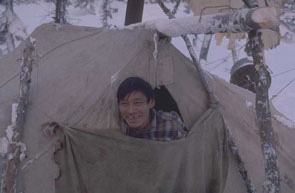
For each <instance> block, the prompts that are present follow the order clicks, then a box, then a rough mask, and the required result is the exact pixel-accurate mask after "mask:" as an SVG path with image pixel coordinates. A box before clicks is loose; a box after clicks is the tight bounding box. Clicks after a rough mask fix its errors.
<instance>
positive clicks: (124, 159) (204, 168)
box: [55, 108, 228, 193]
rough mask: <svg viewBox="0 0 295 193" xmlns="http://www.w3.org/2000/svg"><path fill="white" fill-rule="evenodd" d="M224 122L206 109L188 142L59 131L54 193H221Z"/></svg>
mask: <svg viewBox="0 0 295 193" xmlns="http://www.w3.org/2000/svg"><path fill="white" fill-rule="evenodd" d="M225 129H226V127H225V124H224V121H223V117H222V114H221V112H220V111H219V109H218V108H215V109H208V110H207V111H206V112H205V113H204V114H203V115H202V116H201V117H200V119H198V120H197V121H196V123H194V124H193V126H192V128H191V131H190V133H189V135H188V136H187V137H186V138H183V139H180V140H175V141H170V142H159V141H154V140H147V139H136V138H132V137H128V136H125V135H124V134H122V133H121V132H119V131H112V130H107V131H106V130H100V131H97V132H95V133H91V132H85V131H83V130H77V129H72V128H59V131H58V132H57V133H58V136H59V139H60V140H61V144H62V145H61V149H59V150H58V151H57V153H56V154H55V160H56V161H57V163H58V165H59V167H60V177H59V178H58V179H57V181H56V193H87V192H89V193H90V192H93V193H94V192H96V193H117V192H121V193H138V192H140V193H151V192H152V193H179V192H181V193H221V192H223V189H224V185H225V181H226V176H227V171H228V150H227V139H226V134H225V133H226V132H225Z"/></svg>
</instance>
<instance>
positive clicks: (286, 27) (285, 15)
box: [280, 1, 295, 43]
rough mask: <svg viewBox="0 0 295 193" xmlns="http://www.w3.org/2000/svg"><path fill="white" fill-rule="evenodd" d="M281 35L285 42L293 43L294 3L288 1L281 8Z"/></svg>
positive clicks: (294, 31)
mask: <svg viewBox="0 0 295 193" xmlns="http://www.w3.org/2000/svg"><path fill="white" fill-rule="evenodd" d="M280 20H281V26H280V30H281V35H282V39H283V40H285V41H286V42H293V43H294V42H295V1H289V2H288V3H286V4H284V6H283V7H282V12H281V15H280Z"/></svg>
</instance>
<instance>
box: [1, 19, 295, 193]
mask: <svg viewBox="0 0 295 193" xmlns="http://www.w3.org/2000/svg"><path fill="white" fill-rule="evenodd" d="M154 33H155V32H154V31H150V30H102V29H98V28H91V27H78V26H72V25H54V24H44V25H42V26H40V27H38V28H37V29H36V30H35V31H34V32H33V33H32V34H31V36H32V37H33V38H35V39H37V47H36V49H37V52H38V54H39V55H40V58H39V62H38V66H33V74H32V83H31V89H30V94H29V103H28V110H27V112H26V121H25V126H24V132H23V136H22V140H23V142H24V143H25V144H26V147H27V151H26V154H27V157H26V158H25V159H24V161H23V162H21V164H20V167H23V166H24V165H26V164H27V163H30V162H29V161H30V160H34V161H33V164H27V166H26V168H25V169H21V170H20V172H19V175H18V177H19V178H20V179H19V180H18V182H19V183H18V187H17V188H18V190H19V191H18V192H21V191H22V192H24V193H55V179H56V178H57V177H58V176H59V174H60V173H59V168H58V166H57V165H56V163H55V162H54V160H53V153H54V152H55V147H52V148H51V147H50V146H51V145H52V144H55V141H56V138H53V137H48V136H46V135H44V131H43V130H42V129H41V128H42V127H41V125H42V124H44V123H46V122H57V123H59V124H61V125H65V126H66V127H70V128H76V129H78V130H83V132H88V133H96V132H102V130H109V131H110V132H112V133H115V132H116V131H119V130H120V128H119V124H118V123H119V120H118V108H117V102H116V98H115V93H116V90H117V89H118V85H119V84H120V83H121V82H122V81H123V80H125V79H126V78H127V77H129V76H140V77H142V78H144V79H145V80H146V81H148V82H150V83H151V84H152V86H153V87H158V86H160V85H165V86H166V88H167V90H168V91H169V92H170V94H171V96H172V97H173V98H174V100H175V101H176V103H177V105H178V107H179V111H180V113H181V115H182V117H183V120H184V123H185V125H186V126H187V128H188V129H190V128H193V127H194V124H195V123H196V122H197V121H198V120H199V119H200V117H201V116H202V115H203V113H204V112H205V111H207V109H208V98H207V94H206V92H205V91H204V88H203V85H202V83H201V82H200V78H199V75H198V72H197V71H196V69H195V68H194V66H193V65H192V63H191V61H190V60H189V59H188V58H187V57H186V56H184V55H183V54H182V53H180V52H179V51H178V50H177V49H176V48H175V47H174V46H173V45H172V44H171V43H170V42H169V41H167V40H166V39H161V40H160V41H159V43H158V49H157V50H156V49H155V43H154V40H153V35H154ZM155 50H156V51H157V52H155ZM22 51H23V44H22V45H20V46H19V47H18V48H16V49H15V50H14V51H13V52H11V53H10V54H8V55H7V56H5V57H3V58H2V59H1V60H0V87H1V88H0V134H1V136H4V135H5V129H6V128H7V126H8V125H10V124H11V105H12V103H14V102H16V101H17V99H18V92H19V90H18V88H19V87H18V86H19V77H18V72H19V71H20V62H19V60H18V59H19V58H21V57H22ZM153 53H157V57H156V58H155V57H154V56H153ZM205 77H206V79H207V81H208V84H209V85H210V86H211V88H212V89H213V91H214V94H215V95H216V96H217V97H218V100H219V102H220V110H221V112H222V114H223V117H224V120H225V121H226V125H227V126H228V128H229V130H230V131H231V133H232V135H233V139H234V141H235V143H236V145H237V147H238V149H239V152H240V155H241V158H242V160H243V161H244V163H245V167H246V169H247V170H248V174H249V177H250V179H251V180H252V181H253V183H254V185H255V187H256V189H257V192H263V190H262V184H263V180H264V167H263V155H262V151H261V144H260V138H259V131H258V126H257V121H256V118H255V117H256V116H255V105H254V104H255V95H254V94H253V93H251V92H249V91H247V90H244V89H242V88H239V87H237V86H235V85H232V84H229V83H226V82H225V81H224V80H222V79H220V78H217V77H216V76H214V75H211V74H210V73H208V72H205ZM249 103H251V104H252V106H249V105H248V104H249ZM272 114H273V115H281V114H280V113H279V112H277V111H276V110H275V109H274V108H273V107H272ZM281 116H282V115H281ZM273 128H274V136H275V144H276V148H277V152H278V158H279V160H278V161H279V162H278V163H279V167H280V174H281V191H282V192H284V193H294V191H295V167H294V163H295V154H294V152H295V145H294V138H295V131H294V129H293V130H292V129H289V128H287V127H286V126H284V125H283V124H282V123H280V122H278V121H277V120H275V119H273ZM114 136H115V134H114ZM116 136H117V135H116ZM125 137H126V136H124V139H125ZM114 138H115V137H113V138H112V139H114ZM115 139H118V141H117V142H118V146H120V145H122V146H124V144H125V143H123V142H122V144H121V141H123V140H119V139H120V137H117V138H115ZM130 140H131V139H130ZM133 140H140V139H133V138H132V141H133ZM113 141H116V140H113ZM117 142H114V143H117ZM149 143H154V142H149ZM173 143H181V142H180V141H179V142H178V141H177V142H173ZM173 143H172V144H171V145H173ZM119 144H120V145H119ZM161 145H162V144H161ZM183 146H184V145H183ZM198 146H200V144H198ZM167 148H168V147H167ZM171 148H172V147H171ZM204 148H205V147H204ZM206 148H208V149H210V147H206ZM181 155H182V154H181ZM183 155H184V154H183ZM229 155H230V156H229V170H228V175H227V178H226V184H225V190H224V192H227V193H236V192H239V193H246V192H247V191H246V189H245V185H244V181H243V179H242V177H241V175H240V174H239V171H238V167H237V165H236V162H235V160H234V159H233V158H232V156H231V154H229ZM36 157H37V158H38V159H36ZM0 159H3V158H0ZM172 160H173V159H172ZM1 161H3V160H1ZM169 161H171V160H169ZM1 163H4V161H3V162H1ZM0 166H1V167H0V169H1V171H4V169H5V165H3V164H0ZM61 174H62V173H61ZM198 180H199V179H196V181H198ZM200 180H201V179H200ZM20 190H21V191H20Z"/></svg>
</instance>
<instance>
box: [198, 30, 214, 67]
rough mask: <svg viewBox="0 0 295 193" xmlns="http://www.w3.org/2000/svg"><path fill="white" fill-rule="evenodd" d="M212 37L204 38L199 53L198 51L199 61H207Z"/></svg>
mask: <svg viewBox="0 0 295 193" xmlns="http://www.w3.org/2000/svg"><path fill="white" fill-rule="evenodd" d="M212 36H213V35H212V34H206V35H205V36H204V39H203V43H202V47H201V51H200V60H205V61H207V56H208V52H209V48H210V43H211V40H212Z"/></svg>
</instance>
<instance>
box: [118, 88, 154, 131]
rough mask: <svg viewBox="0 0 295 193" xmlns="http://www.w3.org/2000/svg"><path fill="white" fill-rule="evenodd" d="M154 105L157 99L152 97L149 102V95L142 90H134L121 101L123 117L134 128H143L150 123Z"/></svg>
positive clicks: (120, 106) (120, 107)
mask: <svg viewBox="0 0 295 193" xmlns="http://www.w3.org/2000/svg"><path fill="white" fill-rule="evenodd" d="M154 106H155V101H154V100H153V99H151V100H150V101H149V102H147V97H146V96H145V95H144V94H143V93H142V92H140V91H134V92H132V93H130V95H127V96H126V97H125V98H124V99H122V100H120V101H119V111H120V114H121V116H122V118H123V119H124V120H125V121H126V123H127V124H128V126H129V127H131V128H134V129H143V128H146V127H147V126H148V125H149V122H150V109H152V108H153V107H154Z"/></svg>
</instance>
